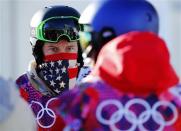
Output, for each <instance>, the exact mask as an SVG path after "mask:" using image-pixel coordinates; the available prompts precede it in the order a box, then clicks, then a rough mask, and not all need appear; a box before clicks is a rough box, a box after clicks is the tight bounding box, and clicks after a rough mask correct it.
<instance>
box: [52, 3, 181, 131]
mask: <svg viewBox="0 0 181 131" xmlns="http://www.w3.org/2000/svg"><path fill="white" fill-rule="evenodd" d="M79 23H80V24H83V25H84V32H80V41H81V46H82V48H83V49H84V53H85V54H86V55H87V57H90V58H91V59H90V60H92V61H94V62H93V63H95V65H94V68H93V70H92V72H91V74H90V75H89V76H88V77H87V78H85V79H84V80H83V82H82V83H81V84H80V85H78V88H74V89H73V90H71V91H69V92H65V93H63V94H62V95H61V96H60V97H59V99H57V101H55V105H56V106H55V108H54V110H55V112H57V113H60V115H61V116H62V119H63V120H64V122H65V125H66V126H65V127H64V130H86V131H89V130H90V131H107V130H108V131H109V130H110V131H118V130H127V131H145V130H149V131H150V130H152V131H153V130H154V131H155V130H159V131H179V130H181V122H180V121H181V114H180V112H181V96H180V92H181V87H180V86H178V83H179V79H178V76H177V75H176V73H175V71H174V69H173V67H172V65H171V63H170V56H169V52H168V49H167V46H166V43H165V42H164V40H163V39H162V38H160V37H159V36H158V30H159V27H158V23H159V18H158V15H157V12H156V10H155V8H154V7H153V6H152V5H151V4H150V3H149V2H148V1H145V0H115V1H113V0H105V1H102V2H95V3H93V4H91V5H90V6H88V7H87V8H86V9H85V11H84V12H83V14H82V15H81V17H80V19H79ZM105 43H106V44H105ZM57 107H58V108H57Z"/></svg>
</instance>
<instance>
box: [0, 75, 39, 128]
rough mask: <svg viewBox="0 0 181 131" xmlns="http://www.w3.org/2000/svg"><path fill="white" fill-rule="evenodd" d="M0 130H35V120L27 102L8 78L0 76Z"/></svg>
mask: <svg viewBox="0 0 181 131" xmlns="http://www.w3.org/2000/svg"><path fill="white" fill-rule="evenodd" d="M0 89H1V92H0V130H1V131H35V130H36V122H35V119H34V115H33V112H32V111H31V109H30V108H29V106H28V104H27V103H26V102H25V101H24V100H23V99H22V98H21V97H20V95H19V92H18V89H17V88H15V85H14V84H13V82H12V81H10V80H5V79H3V78H2V77H0Z"/></svg>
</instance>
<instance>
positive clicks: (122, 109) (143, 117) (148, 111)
mask: <svg viewBox="0 0 181 131" xmlns="http://www.w3.org/2000/svg"><path fill="white" fill-rule="evenodd" d="M135 104H138V105H141V106H143V107H144V108H145V110H144V111H143V112H141V113H140V114H139V115H138V116H137V115H136V114H135V113H134V112H133V111H132V110H130V108H131V106H133V105H135ZM110 105H113V106H115V107H117V109H118V110H117V111H115V112H114V113H113V114H112V115H111V116H110V118H109V119H105V118H103V116H102V111H103V109H104V108H105V107H106V106H107V107H108V106H110ZM161 106H164V107H165V106H167V107H169V108H170V109H171V111H172V112H173V117H172V119H171V120H169V121H166V120H165V119H164V117H163V115H162V114H161V113H160V112H159V111H158V108H159V107H161ZM96 117H97V120H98V121H99V122H100V123H102V124H104V125H108V126H109V127H110V129H111V130H113V131H123V130H120V129H118V128H117V127H116V125H115V124H116V123H117V122H119V121H120V120H121V119H122V118H123V117H125V119H126V120H127V121H128V122H130V123H131V126H130V128H129V129H127V130H126V131H135V130H136V128H137V127H138V128H139V129H140V130H141V131H147V130H149V129H146V128H145V127H144V125H143V124H144V123H146V122H147V121H148V120H149V119H150V118H151V117H152V119H153V120H154V121H155V122H156V123H157V124H158V125H159V127H158V129H157V131H162V130H163V129H164V127H165V126H170V125H172V124H173V123H175V121H176V120H177V118H178V112H177V109H176V107H175V105H173V104H172V103H170V102H168V101H158V102H156V103H155V104H154V105H153V107H151V106H150V105H149V104H148V103H147V102H146V101H145V100H143V99H139V98H135V99H132V100H130V101H128V102H127V103H126V105H125V106H123V105H122V103H120V101H118V100H115V99H109V100H105V101H103V102H101V103H100V104H99V105H98V107H97V109H96Z"/></svg>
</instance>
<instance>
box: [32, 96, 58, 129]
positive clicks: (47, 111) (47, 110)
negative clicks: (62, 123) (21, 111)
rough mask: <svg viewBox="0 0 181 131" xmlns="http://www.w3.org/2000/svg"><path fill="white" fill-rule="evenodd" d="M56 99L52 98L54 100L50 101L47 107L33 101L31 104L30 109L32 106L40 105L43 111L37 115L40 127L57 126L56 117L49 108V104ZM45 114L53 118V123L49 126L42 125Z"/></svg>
mask: <svg viewBox="0 0 181 131" xmlns="http://www.w3.org/2000/svg"><path fill="white" fill-rule="evenodd" d="M55 99H57V98H52V99H50V100H48V101H47V103H46V105H45V107H44V106H43V105H42V104H41V103H40V102H38V101H32V102H31V104H30V107H31V106H32V104H38V105H39V106H40V107H41V110H39V111H38V113H37V115H36V121H37V123H38V125H39V126H40V127H42V128H50V127H52V126H53V125H54V124H55V121H56V115H55V113H54V111H53V110H52V109H50V108H48V105H49V103H50V102H51V101H53V100H55ZM45 113H47V114H48V115H49V116H50V117H51V118H53V121H52V123H50V124H49V125H42V124H41V123H40V119H42V118H43V116H44V114H45Z"/></svg>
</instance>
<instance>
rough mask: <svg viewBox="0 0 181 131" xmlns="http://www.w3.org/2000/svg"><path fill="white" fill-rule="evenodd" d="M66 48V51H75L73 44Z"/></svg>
mask: <svg viewBox="0 0 181 131" xmlns="http://www.w3.org/2000/svg"><path fill="white" fill-rule="evenodd" d="M66 50H67V51H68V52H75V51H76V47H74V46H68V47H67V48H66Z"/></svg>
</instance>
